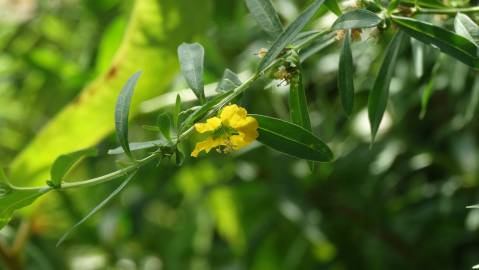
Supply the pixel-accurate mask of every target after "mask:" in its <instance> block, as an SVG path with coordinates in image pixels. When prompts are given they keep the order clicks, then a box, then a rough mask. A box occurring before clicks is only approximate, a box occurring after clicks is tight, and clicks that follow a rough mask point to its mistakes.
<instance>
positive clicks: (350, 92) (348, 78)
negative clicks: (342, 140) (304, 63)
mask: <svg viewBox="0 0 479 270" xmlns="http://www.w3.org/2000/svg"><path fill="white" fill-rule="evenodd" d="M350 36H351V30H348V32H347V33H346V35H345V37H344V41H343V48H342V49H341V55H340V57H339V69H338V89H339V96H340V98H341V104H342V105H343V109H344V112H345V113H346V114H347V115H348V116H350V115H351V113H352V111H353V106H354V77H353V76H354V65H353V55H352V53H351V46H350V40H351V38H350Z"/></svg>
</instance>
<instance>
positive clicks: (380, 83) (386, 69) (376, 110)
mask: <svg viewBox="0 0 479 270" xmlns="http://www.w3.org/2000/svg"><path fill="white" fill-rule="evenodd" d="M403 38H404V33H403V32H402V31H399V32H397V33H396V34H395V36H394V38H393V39H392V40H391V43H389V46H388V48H387V49H386V54H385V55H384V59H383V62H382V65H381V68H380V70H379V73H378V76H377V77H376V81H375V82H374V86H373V89H372V90H371V92H369V99H368V114H369V123H370V124H371V137H372V139H371V144H373V143H374V140H375V138H376V134H377V132H378V129H379V125H380V124H381V120H382V118H383V115H384V111H385V110H386V105H387V102H388V97H389V84H390V83H391V78H392V76H393V75H394V69H395V67H396V60H397V57H398V54H399V48H400V45H401V43H402V40H403Z"/></svg>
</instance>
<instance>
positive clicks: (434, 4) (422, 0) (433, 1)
mask: <svg viewBox="0 0 479 270" xmlns="http://www.w3.org/2000/svg"><path fill="white" fill-rule="evenodd" d="M401 2H402V3H408V4H411V5H417V6H420V7H425V8H437V9H438V11H439V10H440V9H444V8H447V7H448V6H446V5H444V4H443V3H442V2H441V1H437V0H401Z"/></svg>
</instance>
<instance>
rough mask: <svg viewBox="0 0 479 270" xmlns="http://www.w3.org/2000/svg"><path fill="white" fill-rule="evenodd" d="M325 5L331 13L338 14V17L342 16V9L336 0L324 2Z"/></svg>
mask: <svg viewBox="0 0 479 270" xmlns="http://www.w3.org/2000/svg"><path fill="white" fill-rule="evenodd" d="M324 4H325V5H326V7H327V8H328V9H329V10H330V11H331V12H333V13H334V14H336V16H340V15H341V14H343V13H342V12H341V8H339V5H338V2H337V1H336V0H326V2H324Z"/></svg>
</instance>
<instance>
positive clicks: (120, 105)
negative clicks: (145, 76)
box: [115, 72, 141, 158]
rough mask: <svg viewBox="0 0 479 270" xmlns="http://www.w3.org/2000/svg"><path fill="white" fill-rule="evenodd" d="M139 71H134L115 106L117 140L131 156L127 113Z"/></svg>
mask: <svg viewBox="0 0 479 270" xmlns="http://www.w3.org/2000/svg"><path fill="white" fill-rule="evenodd" d="M140 75H141V72H137V73H135V74H134V75H133V76H132V77H131V78H130V79H128V81H127V82H126V84H125V86H123V89H122V90H121V92H120V95H119V96H118V100H117V102H116V106H115V129H116V135H117V137H118V141H119V142H120V145H121V147H123V150H124V151H125V154H126V155H127V156H129V157H130V158H131V157H132V156H131V152H130V148H129V146H128V115H129V113H130V104H131V97H132V96H133V91H134V89H135V86H136V83H137V81H138V78H139V77H140Z"/></svg>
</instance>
